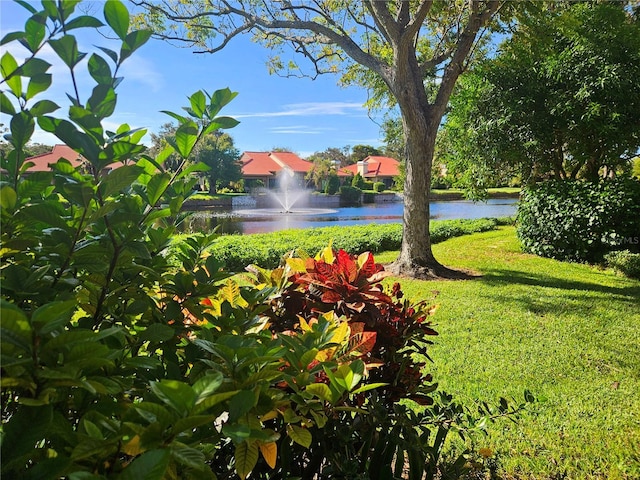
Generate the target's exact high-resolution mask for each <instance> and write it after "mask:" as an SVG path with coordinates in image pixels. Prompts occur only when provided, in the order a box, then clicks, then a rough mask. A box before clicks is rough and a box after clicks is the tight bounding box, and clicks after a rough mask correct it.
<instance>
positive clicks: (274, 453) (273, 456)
mask: <svg viewBox="0 0 640 480" xmlns="http://www.w3.org/2000/svg"><path fill="white" fill-rule="evenodd" d="M259 446H260V453H262V456H263V457H264V460H265V461H266V462H267V465H269V466H270V467H271V468H276V460H277V459H278V445H276V443H275V442H270V443H261V444H260V445H259Z"/></svg>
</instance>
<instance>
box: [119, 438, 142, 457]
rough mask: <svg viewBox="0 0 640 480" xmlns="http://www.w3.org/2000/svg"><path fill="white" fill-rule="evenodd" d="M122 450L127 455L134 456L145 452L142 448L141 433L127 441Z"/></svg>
mask: <svg viewBox="0 0 640 480" xmlns="http://www.w3.org/2000/svg"><path fill="white" fill-rule="evenodd" d="M122 451H123V452H124V453H126V454H127V455H131V456H132V457H135V456H137V455H140V454H141V453H142V452H144V450H143V449H142V448H140V435H136V436H135V437H133V438H132V439H131V440H129V441H128V442H127V443H125V444H124V445H122Z"/></svg>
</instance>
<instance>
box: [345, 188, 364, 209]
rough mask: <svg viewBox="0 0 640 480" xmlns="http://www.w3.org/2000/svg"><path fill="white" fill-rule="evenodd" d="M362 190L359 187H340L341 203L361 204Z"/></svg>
mask: <svg viewBox="0 0 640 480" xmlns="http://www.w3.org/2000/svg"><path fill="white" fill-rule="evenodd" d="M361 201H362V190H361V189H359V188H358V187H350V186H349V185H342V186H341V187H340V205H360V203H361Z"/></svg>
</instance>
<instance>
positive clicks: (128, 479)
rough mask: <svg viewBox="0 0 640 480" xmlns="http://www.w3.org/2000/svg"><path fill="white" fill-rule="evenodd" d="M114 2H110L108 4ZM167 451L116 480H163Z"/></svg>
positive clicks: (152, 454) (142, 459)
mask: <svg viewBox="0 0 640 480" xmlns="http://www.w3.org/2000/svg"><path fill="white" fill-rule="evenodd" d="M112 1H114V0H110V1H109V2H107V4H110V3H111V2H112ZM170 459H171V452H170V450H168V449H157V450H149V451H148V452H145V453H143V454H142V455H140V456H139V457H138V458H136V459H135V460H134V461H133V462H131V464H130V465H129V466H128V467H127V468H125V469H124V470H123V471H122V473H121V474H120V475H119V476H118V477H117V478H118V480H163V479H164V478H165V474H166V472H167V467H168V466H169V460H170Z"/></svg>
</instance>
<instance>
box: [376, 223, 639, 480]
mask: <svg viewBox="0 0 640 480" xmlns="http://www.w3.org/2000/svg"><path fill="white" fill-rule="evenodd" d="M434 252H435V255H436V258H438V259H439V260H440V261H441V262H443V263H444V264H446V265H449V266H454V267H460V268H466V269H473V270H475V271H477V272H479V273H480V274H481V275H482V276H481V277H480V278H478V279H475V280H469V281H457V282H452V281H434V282H424V281H413V280H408V279H402V286H403V290H404V292H405V294H406V295H407V296H409V297H410V298H414V299H419V298H425V297H426V298H429V297H430V296H432V292H433V291H438V292H439V293H438V295H437V298H436V300H435V302H436V303H438V304H439V308H438V311H437V313H436V315H435V317H434V321H435V323H437V327H436V329H437V330H438V331H439V333H440V336H439V337H437V338H436V345H435V346H434V347H433V349H432V351H431V353H432V358H433V360H434V363H433V364H432V365H431V367H432V372H433V374H434V377H435V378H436V379H437V380H438V381H439V383H440V386H441V388H442V389H443V390H445V391H448V392H449V393H451V394H453V395H454V397H455V398H458V399H459V400H464V401H465V403H470V402H472V401H473V400H474V399H481V400H487V401H491V402H490V403H496V400H497V399H498V398H499V397H501V396H510V397H515V398H517V399H521V398H522V396H523V392H524V390H525V389H528V390H530V391H531V392H532V393H533V394H534V395H535V396H536V397H537V399H538V401H537V402H536V403H534V404H532V405H530V406H529V407H528V410H527V412H525V413H524V414H523V415H522V417H521V419H520V420H519V422H518V423H517V424H514V423H511V422H508V421H500V422H498V423H496V424H493V425H491V426H490V433H491V434H490V436H488V437H482V438H479V439H478V440H477V443H476V444H475V445H473V449H474V450H475V451H477V449H479V448H481V447H488V448H490V449H491V450H492V451H493V452H494V455H493V461H496V462H498V464H499V465H500V468H501V472H502V476H503V478H504V479H560V478H570V479H632V478H633V479H638V478H640V395H639V393H640V282H639V281H637V280H631V279H628V278H624V277H620V276H617V275H615V273H614V272H613V271H611V270H600V269H598V268H596V267H591V266H588V265H582V264H570V263H563V262H558V261H555V260H550V259H544V258H540V257H536V256H532V255H526V254H523V253H521V251H520V248H519V244H518V241H517V239H516V236H515V231H514V228H513V227H502V228H500V229H499V230H496V231H490V232H485V233H479V234H473V235H470V236H465V237H459V238H454V239H451V240H447V241H445V242H443V243H441V244H438V245H435V246H434ZM396 254H397V253H396V252H387V253H383V254H378V255H376V260H377V261H381V262H389V261H392V260H393V259H394V258H395V256H396Z"/></svg>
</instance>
